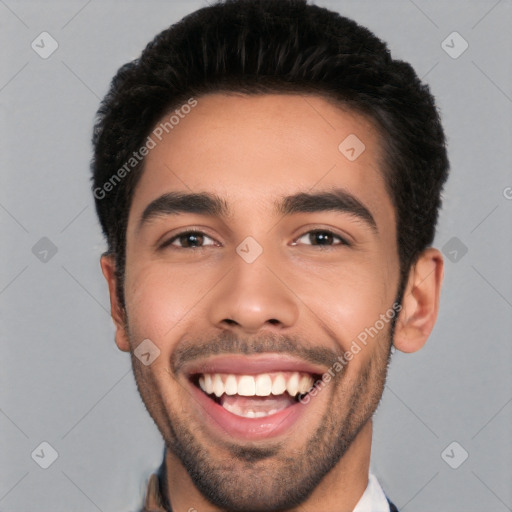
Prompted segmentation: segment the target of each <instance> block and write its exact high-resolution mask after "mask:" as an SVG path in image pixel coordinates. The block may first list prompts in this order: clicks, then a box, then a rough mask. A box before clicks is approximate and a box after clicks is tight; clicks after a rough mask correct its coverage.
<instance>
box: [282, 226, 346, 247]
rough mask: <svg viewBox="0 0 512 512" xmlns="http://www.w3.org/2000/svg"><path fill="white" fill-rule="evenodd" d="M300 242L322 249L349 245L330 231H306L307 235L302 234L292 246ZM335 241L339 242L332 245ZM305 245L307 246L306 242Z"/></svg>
mask: <svg viewBox="0 0 512 512" xmlns="http://www.w3.org/2000/svg"><path fill="white" fill-rule="evenodd" d="M301 240H307V241H309V242H310V245H319V246H323V247H330V246H333V245H350V243H349V242H347V240H345V239H344V238H342V237H341V236H339V235H336V234H334V233H333V232H332V231H329V230H326V229H315V230H312V231H308V232H307V233H305V234H303V235H302V236H301V237H300V238H297V239H296V240H295V242H294V243H293V244H292V245H297V242H299V241H301ZM335 240H339V243H333V242H334V241H335ZM301 243H304V242H301ZM306 245H308V243H307V242H306Z"/></svg>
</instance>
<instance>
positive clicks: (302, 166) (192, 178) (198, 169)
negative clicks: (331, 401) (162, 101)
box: [130, 93, 394, 223]
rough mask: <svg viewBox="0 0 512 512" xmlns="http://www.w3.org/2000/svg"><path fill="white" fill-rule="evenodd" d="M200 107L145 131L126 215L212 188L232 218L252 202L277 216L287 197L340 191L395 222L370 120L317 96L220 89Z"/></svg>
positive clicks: (255, 207) (202, 100) (254, 207)
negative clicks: (162, 199) (145, 148)
mask: <svg viewBox="0 0 512 512" xmlns="http://www.w3.org/2000/svg"><path fill="white" fill-rule="evenodd" d="M196 101H197V105H196V106H195V107H194V108H193V109H188V108H187V109H183V111H180V112H179V114H181V115H180V116H179V117H178V116H174V118H173V119H172V121H173V122H172V123H169V122H168V123H167V124H166V125H165V124H164V123H165V122H166V121H169V118H170V116H171V114H172V113H171V114H167V115H166V116H164V117H163V118H162V120H161V122H162V124H157V126H156V127H155V128H158V127H159V126H160V129H159V130H158V131H156V132H155V131H153V133H152V134H150V136H151V137H152V139H153V141H154V142H155V146H154V148H153V149H151V150H150V151H149V154H148V155H147V156H146V160H145V164H144V171H143V175H142V177H141V179H140V181H139V183H138V185H137V188H136V191H135V194H134V198H133V202H132V208H131V212H130V218H132V217H138V216H140V215H141V213H142V212H143V210H144V208H145V206H146V205H147V204H149V203H150V202H151V201H153V200H154V199H155V198H157V197H159V196H161V195H162V194H164V193H166V192H170V191H175V190H179V191H182V192H202V191H211V192H215V193H216V194H217V195H219V196H220V197H223V198H225V199H226V201H227V203H228V205H229V207H230V208H229V211H230V213H231V214H233V215H235V216H236V212H237V211H241V209H243V208H248V206H249V205H250V207H251V208H252V211H253V212H254V211H255V210H257V211H258V213H260V214H261V213H262V212H265V211H269V212H270V211H274V207H275V204H276V200H277V199H279V198H280V197H283V196H284V195H289V194H291V193H300V192H315V191H324V190H327V189H330V188H339V187H342V188H343V189H345V190H347V191H348V192H350V193H351V194H353V195H355V196H356V197H359V198H360V199H361V201H362V202H364V203H365V204H367V205H368V206H369V208H370V209H371V210H372V212H373V213H374V214H375V216H377V217H379V216H385V217H387V220H388V221H390V222H392V223H393V218H394V213H393V208H392V205H391V199H390V198H389V196H388V194H387V192H386V187H385V183H384V174H383V171H382V167H383V166H382V163H381V143H380V138H379V133H378V131H377V130H376V129H375V127H374V125H373V123H372V122H371V121H370V120H368V119H367V118H365V117H363V116H361V115H359V114H356V113H354V112H351V111H348V110H346V109H342V108H341V107H340V106H337V105H335V104H333V103H332V102H330V101H328V100H326V99H324V98H322V97H320V96H315V95H289V94H268V95H267V94H266V95H234V94H221V93H217V94H210V95H206V96H201V97H198V98H196ZM179 109H180V107H179V106H178V107H177V110H179ZM184 112H188V113H186V114H184ZM162 127H163V128H162ZM155 134H157V135H155Z"/></svg>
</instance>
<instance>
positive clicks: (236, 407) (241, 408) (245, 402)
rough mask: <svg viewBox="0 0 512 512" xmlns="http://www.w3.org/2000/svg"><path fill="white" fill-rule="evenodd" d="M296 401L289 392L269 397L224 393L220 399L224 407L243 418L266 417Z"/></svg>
mask: <svg viewBox="0 0 512 512" xmlns="http://www.w3.org/2000/svg"><path fill="white" fill-rule="evenodd" d="M295 402H296V400H295V398H292V397H291V396H290V395H288V394H284V395H279V396H267V397H259V396H253V397H246V396H239V395H232V396H228V395H222V396H221V397H220V399H219V401H218V403H219V404H220V405H222V407H224V409H226V410H227V411H229V412H230V413H232V414H235V415H236V416H241V417H243V418H264V417H266V416H270V415H271V414H275V413H277V412H280V411H282V410H284V409H286V408H287V407H289V406H290V405H293V404H294V403H295Z"/></svg>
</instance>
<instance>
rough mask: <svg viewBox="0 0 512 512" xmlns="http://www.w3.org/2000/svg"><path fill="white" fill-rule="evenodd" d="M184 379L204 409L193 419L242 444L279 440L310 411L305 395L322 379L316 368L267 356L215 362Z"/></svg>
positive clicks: (197, 369)
mask: <svg viewBox="0 0 512 512" xmlns="http://www.w3.org/2000/svg"><path fill="white" fill-rule="evenodd" d="M187 373H188V379H189V382H190V385H191V387H192V389H193V392H194V395H195V396H196V397H197V402H198V403H199V404H200V405H201V406H202V409H203V411H201V410H198V411H197V413H198V414H197V415H198V419H199V420H200V421H203V422H206V423H207V424H208V425H209V426H210V427H212V426H213V428H217V427H221V430H223V431H224V432H225V433H228V434H229V435H230V436H231V437H242V438H246V439H257V438H265V437H270V436H275V435H279V434H280V433H283V432H284V431H285V430H287V429H288V428H290V427H291V426H293V425H294V424H295V423H296V421H298V419H299V417H300V416H302V414H304V412H305V409H307V408H308V407H310V405H311V404H310V402H311V401H312V400H311V398H312V397H308V393H309V392H310V391H311V390H312V389H313V386H314V384H315V382H316V381H317V379H319V378H320V377H321V371H320V369H319V368H317V367H313V366H310V365H307V364H304V363H302V362H299V361H296V360H290V359H283V358H282V357H273V356H270V357H269V356H268V355H267V356H263V357H256V358H247V357H236V356H233V357H229V358H226V357H223V358H216V359H213V360H210V361H208V363H205V364H203V365H201V366H199V367H196V368H195V369H193V370H189V371H188V372H187ZM305 398H307V399H306V400H305ZM205 411H206V412H207V415H205V414H204V412H205ZM210 420H213V421H210ZM217 430H218V428H217Z"/></svg>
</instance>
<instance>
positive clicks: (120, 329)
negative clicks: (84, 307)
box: [100, 254, 130, 352]
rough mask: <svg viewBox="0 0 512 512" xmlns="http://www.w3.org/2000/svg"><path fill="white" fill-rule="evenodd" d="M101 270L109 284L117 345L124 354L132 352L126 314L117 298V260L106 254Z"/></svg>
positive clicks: (102, 259)
mask: <svg viewBox="0 0 512 512" xmlns="http://www.w3.org/2000/svg"><path fill="white" fill-rule="evenodd" d="M100 264H101V270H102V272H103V275H104V276H105V279H106V280H107V283H108V291H109V294H110V314H111V315H112V319H113V320H114V324H115V327H116V337H115V339H116V345H117V346H118V347H119V349H120V350H122V351H123V352H129V351H130V342H129V338H128V333H127V332H126V322H125V319H126V313H125V310H124V309H123V307H122V306H121V304H120V303H119V299H118V296H117V278H116V263H115V258H114V256H113V255H111V254H104V255H103V256H102V257H101V260H100Z"/></svg>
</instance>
